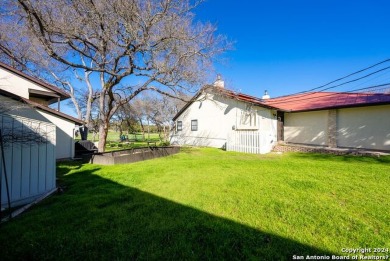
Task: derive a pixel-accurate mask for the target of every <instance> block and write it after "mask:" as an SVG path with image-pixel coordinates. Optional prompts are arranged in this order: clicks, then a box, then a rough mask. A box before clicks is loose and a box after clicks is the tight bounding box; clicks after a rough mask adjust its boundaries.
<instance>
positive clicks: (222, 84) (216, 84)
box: [213, 74, 225, 88]
mask: <svg viewBox="0 0 390 261" xmlns="http://www.w3.org/2000/svg"><path fill="white" fill-rule="evenodd" d="M213 85H214V87H219V88H225V82H224V81H223V80H222V79H221V75H220V74H218V75H217V80H216V81H215V82H214V84H213Z"/></svg>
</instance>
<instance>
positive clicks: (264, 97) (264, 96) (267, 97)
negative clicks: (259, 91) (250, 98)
mask: <svg viewBox="0 0 390 261" xmlns="http://www.w3.org/2000/svg"><path fill="white" fill-rule="evenodd" d="M261 98H262V99H263V100H267V99H269V98H271V97H270V96H269V95H268V91H267V90H265V92H264V95H263V97H261Z"/></svg>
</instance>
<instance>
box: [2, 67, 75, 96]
mask: <svg viewBox="0 0 390 261" xmlns="http://www.w3.org/2000/svg"><path fill="white" fill-rule="evenodd" d="M0 67H1V68H3V69H5V70H7V71H10V72H12V73H14V74H16V75H18V76H21V77H23V78H25V79H26V80H29V81H32V82H34V83H36V84H38V85H41V86H42V87H45V88H47V89H49V90H51V91H54V92H56V93H58V94H60V95H61V96H62V97H63V98H70V95H69V94H68V93H66V92H65V91H64V90H62V89H61V88H59V87H57V86H54V85H52V84H50V83H47V82H45V81H44V80H42V79H40V78H38V77H35V76H31V75H28V74H27V73H25V72H22V71H20V70H18V69H16V68H14V67H12V66H10V65H8V64H5V63H3V62H0Z"/></svg>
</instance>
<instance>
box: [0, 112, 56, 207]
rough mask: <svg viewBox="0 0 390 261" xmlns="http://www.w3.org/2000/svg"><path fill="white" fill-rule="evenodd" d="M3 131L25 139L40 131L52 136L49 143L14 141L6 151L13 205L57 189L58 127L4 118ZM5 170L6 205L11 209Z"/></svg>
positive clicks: (15, 117) (3, 185) (3, 187)
mask: <svg viewBox="0 0 390 261" xmlns="http://www.w3.org/2000/svg"><path fill="white" fill-rule="evenodd" d="M0 127H1V129H2V130H4V131H5V130H6V129H7V131H10V130H12V132H15V133H18V134H20V135H21V136H23V135H29V134H31V131H36V130H38V131H40V133H43V132H45V133H46V134H48V138H47V142H45V143H40V144H36V143H28V142H13V143H11V144H8V146H6V148H5V151H4V154H5V155H4V156H5V161H6V168H7V176H8V182H9V184H8V185H9V188H10V196H11V204H12V206H16V205H18V204H24V203H28V202H31V201H32V200H34V199H35V198H36V197H39V196H40V195H42V194H43V193H46V192H49V191H50V190H52V189H54V188H55V185H56V184H55V166H56V163H55V161H56V159H55V144H56V138H55V126H54V125H53V124H51V123H46V122H39V121H35V120H32V119H27V118H23V117H18V116H12V117H11V116H5V115H0ZM3 172H4V170H3V169H1V177H2V181H3V183H2V191H1V193H2V202H1V204H2V205H3V206H5V207H6V206H7V203H6V202H7V194H6V188H5V178H4V173H3Z"/></svg>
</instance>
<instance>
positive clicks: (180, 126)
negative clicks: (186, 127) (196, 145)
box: [176, 121, 183, 131]
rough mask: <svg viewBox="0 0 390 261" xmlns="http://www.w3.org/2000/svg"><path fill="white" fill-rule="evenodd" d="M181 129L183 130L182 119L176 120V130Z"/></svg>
mask: <svg viewBox="0 0 390 261" xmlns="http://www.w3.org/2000/svg"><path fill="white" fill-rule="evenodd" d="M182 130H183V121H177V123H176V131H182Z"/></svg>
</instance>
